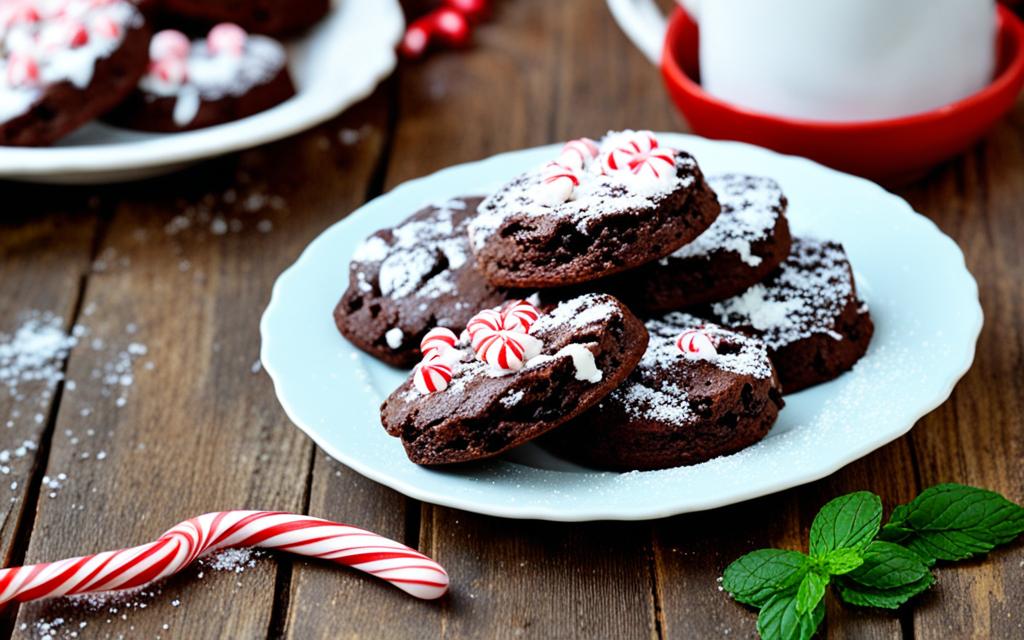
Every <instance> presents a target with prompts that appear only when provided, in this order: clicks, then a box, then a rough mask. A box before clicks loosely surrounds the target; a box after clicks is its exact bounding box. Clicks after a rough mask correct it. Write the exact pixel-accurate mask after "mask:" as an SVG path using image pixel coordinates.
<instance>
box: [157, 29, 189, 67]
mask: <svg viewBox="0 0 1024 640" xmlns="http://www.w3.org/2000/svg"><path fill="white" fill-rule="evenodd" d="M191 48H192V43H191V42H190V41H189V39H188V36H186V35H185V34H184V33H182V32H180V31H177V30H175V29H164V30H163V31H157V32H156V33H154V34H153V38H152V40H150V41H149V59H150V60H185V59H187V58H188V54H189V50H190V49H191Z"/></svg>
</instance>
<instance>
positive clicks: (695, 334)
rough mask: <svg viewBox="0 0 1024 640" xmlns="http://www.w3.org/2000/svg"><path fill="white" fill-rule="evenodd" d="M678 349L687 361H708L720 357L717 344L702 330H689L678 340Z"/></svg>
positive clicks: (680, 335) (681, 334)
mask: <svg viewBox="0 0 1024 640" xmlns="http://www.w3.org/2000/svg"><path fill="white" fill-rule="evenodd" d="M676 348H678V349H679V350H680V351H681V352H682V353H683V355H684V356H685V357H686V359H687V360H708V359H710V358H713V357H714V356H716V355H718V349H716V348H715V343H714V341H713V340H712V339H711V336H709V335H708V334H707V333H705V332H704V331H701V330H700V329H687V330H686V331H684V332H682V333H680V334H679V337H678V338H676Z"/></svg>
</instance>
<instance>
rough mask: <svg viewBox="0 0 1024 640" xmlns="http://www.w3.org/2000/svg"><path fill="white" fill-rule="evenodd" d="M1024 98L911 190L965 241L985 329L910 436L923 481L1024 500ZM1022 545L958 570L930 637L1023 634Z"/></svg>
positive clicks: (943, 573)
mask: <svg viewBox="0 0 1024 640" xmlns="http://www.w3.org/2000/svg"><path fill="white" fill-rule="evenodd" d="M1022 136H1024V101H1018V103H1017V108H1016V109H1015V110H1014V112H1013V113H1012V114H1011V116H1010V117H1009V118H1008V119H1007V120H1006V121H1005V122H1003V123H1002V124H1000V125H999V126H998V127H997V128H996V129H995V130H994V131H993V132H992V133H991V134H990V135H989V136H988V137H987V138H986V140H985V142H984V143H983V144H981V145H979V146H978V147H976V148H975V149H973V150H972V151H971V152H970V153H968V154H967V155H966V156H964V157H963V158H962V159H960V160H958V161H956V162H955V163H953V164H952V165H951V166H948V167H946V168H944V169H942V170H940V171H939V172H937V173H936V174H935V175H933V176H932V177H931V179H930V180H928V181H927V182H925V183H922V184H919V185H916V186H914V187H912V188H908V189H906V190H905V193H906V195H907V196H908V198H909V199H910V201H911V203H912V204H913V205H914V207H915V208H916V209H917V210H918V211H922V212H925V213H927V214H928V215H929V216H931V217H932V219H934V220H935V221H936V223H938V225H939V226H940V227H941V228H942V229H943V230H944V231H946V232H947V233H949V234H950V235H952V236H953V238H954V239H955V240H956V241H957V242H958V243H959V244H960V246H961V248H962V249H963V251H964V254H965V256H966V259H967V266H968V268H969V269H970V270H971V273H973V274H974V276H975V278H976V279H977V281H978V287H979V293H980V296H981V304H982V308H983V309H984V311H985V328H984V329H983V330H982V333H981V338H980V340H979V342H978V352H977V356H976V358H975V362H974V366H973V367H972V368H971V370H970V371H969V372H968V374H967V375H966V376H965V378H964V379H963V380H962V381H961V382H960V384H959V385H958V387H957V388H956V390H955V391H954V392H953V395H952V397H951V398H950V400H949V401H947V402H946V404H944V405H943V406H942V407H940V408H939V409H938V410H936V411H935V412H934V413H932V414H931V415H930V416H928V417H927V418H925V419H924V420H923V421H922V423H921V424H920V425H919V426H918V427H917V428H916V429H915V430H914V431H913V433H912V435H911V441H912V443H913V447H914V451H915V453H916V458H917V462H918V468H919V474H920V476H921V482H922V485H923V486H929V485H932V484H935V483H938V482H963V483H966V484H972V485H977V486H981V487H985V488H989V489H993V490H995V491H999V492H1001V493H1003V494H1004V495H1006V496H1007V497H1008V498H1009V499H1011V500H1014V501H1016V502H1018V503H1022V502H1024V466H1022V465H1021V460H1022V459H1024V375H1022V374H1021V363H1022V362H1024V293H1022V292H1024V289H1022V285H1021V283H1022V282H1024V256H1022V251H1021V247H1022V246H1024V218H1022V217H1021V206H1020V203H1021V202H1024V173H1022V167H1024V143H1022ZM1022 565H1024V545H1022V543H1021V542H1020V541H1018V542H1017V543H1015V544H1014V545H1012V546H1010V547H1008V548H1006V549H1002V550H998V551H997V552H995V553H993V554H991V555H990V556H989V557H988V558H986V559H984V560H981V561H974V562H970V563H964V564H957V565H947V566H944V567H941V568H940V569H939V571H938V586H937V588H935V589H933V590H932V591H931V592H930V593H929V594H927V595H926V596H924V597H923V598H922V599H921V602H920V604H919V605H918V607H917V608H916V609H915V611H914V631H915V635H916V636H917V637H920V638H950V637H957V638H1011V637H1021V636H1024V615H1022V614H1021V611H1022V610H1024V585H1022V584H1021V581H1020V576H1021V567H1022Z"/></svg>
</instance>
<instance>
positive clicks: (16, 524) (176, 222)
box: [0, 0, 1024, 638]
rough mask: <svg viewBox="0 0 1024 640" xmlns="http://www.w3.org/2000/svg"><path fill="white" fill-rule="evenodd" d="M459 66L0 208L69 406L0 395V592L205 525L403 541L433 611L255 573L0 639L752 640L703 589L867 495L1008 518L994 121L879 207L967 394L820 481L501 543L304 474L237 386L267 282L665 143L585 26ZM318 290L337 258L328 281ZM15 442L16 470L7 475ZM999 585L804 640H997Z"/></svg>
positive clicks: (525, 20) (331, 573)
mask: <svg viewBox="0 0 1024 640" xmlns="http://www.w3.org/2000/svg"><path fill="white" fill-rule="evenodd" d="M478 43H479V46H478V47H476V48H475V49H474V50H471V51H469V52H459V53H443V54H440V55H436V56H433V57H432V58H430V59H429V60H428V61H426V62H424V63H422V64H417V65H410V66H408V67H405V68H403V69H401V70H400V71H399V72H398V73H397V74H396V75H395V76H394V77H392V78H391V79H390V80H388V81H387V82H386V83H385V84H384V85H383V86H382V87H381V88H380V89H379V90H378V91H377V92H376V93H375V94H374V95H373V96H371V97H370V98H368V99H367V100H366V101H365V102H363V103H362V104H360V105H358V106H357V107H355V108H353V109H351V110H350V111H349V112H348V113H346V114H345V115H343V116H342V117H340V118H338V119H337V120H335V121H333V122H330V123H328V124H326V125H324V126H321V127H319V128H317V129H315V130H313V131H310V132H307V133H305V134H302V135H299V136H296V137H294V138H291V139H289V140H285V141H283V142H280V143H278V144H274V145H271V146H268V147H264V148H261V149H255V150H252V151H247V152H244V153H241V154H239V155H236V156H231V157H227V158H223V159H220V160H216V161H213V162H208V163H205V164H203V165H201V166H198V167H195V168H193V169H191V170H188V171H186V172H184V173H180V174H178V175H174V176H169V177H166V178H162V179H158V180H153V181H149V182H145V183H140V184H131V185H124V186H112V187H106V188H63V187H62V188H56V187H32V186H24V185H14V184H5V185H4V186H3V202H4V205H3V216H2V219H0V311H2V312H0V331H2V332H4V333H8V334H9V333H11V332H13V331H15V330H16V329H17V328H18V326H20V324H21V323H22V322H23V320H24V314H25V313H26V312H28V311H29V310H40V311H52V312H54V313H55V314H57V315H58V316H60V317H61V318H62V319H63V324H64V326H65V327H67V328H70V327H72V326H73V325H75V324H76V323H81V324H82V325H84V326H85V327H87V329H88V335H86V336H83V337H82V338H81V339H80V340H79V343H78V345H77V346H76V347H75V348H74V349H72V351H71V353H70V357H69V358H68V359H67V361H66V370H67V378H68V380H70V381H74V385H71V384H62V385H60V386H58V388H57V389H56V393H55V394H54V395H53V398H52V400H50V401H48V402H42V404H41V403H40V393H41V389H42V385H40V384H34V385H30V384H24V385H22V386H21V390H22V391H23V392H26V393H25V395H26V397H25V398H23V399H21V400H15V399H13V398H10V397H7V396H6V395H0V422H6V421H7V420H10V424H9V425H8V428H6V429H5V428H0V449H6V450H9V451H11V452H12V453H11V460H10V461H9V462H5V463H4V465H3V467H0V471H3V470H4V468H5V467H9V468H8V471H7V475H9V478H6V477H0V480H2V484H3V486H4V487H6V485H7V481H8V480H9V481H10V489H9V490H7V489H4V490H5V492H8V493H9V499H2V500H0V511H2V520H0V553H2V556H3V562H4V565H5V566H11V565H18V564H21V563H23V562H38V561H45V560H53V559H57V558H63V557H66V556H72V555H77V554H81V553H86V552H93V551H99V550H102V549H107V548H111V547H119V546H127V545H129V544H137V543H141V542H143V541H147V540H150V539H152V538H154V537H155V535H156V534H159V533H160V532H162V531H163V530H164V529H165V528H167V527H168V526H170V525H172V524H173V523H176V522H178V521H180V520H182V519H184V518H186V517H189V516H192V515H196V514H199V513H203V512H206V511H213V510H220V509H230V508H258V509H279V510H286V511H298V512H307V513H310V514H315V515H319V516H322V517H326V518H331V519H337V520H342V521H346V522H352V523H355V524H359V525H362V526H365V527H367V528H371V529H373V530H376V531H379V532H381V533H383V534H386V535H389V536H393V537H396V538H398V539H400V540H401V539H404V540H405V542H407V543H408V544H411V545H413V546H416V547H418V548H420V549H422V550H424V551H426V552H427V553H429V554H431V555H432V556H433V557H435V558H436V559H437V560H439V561H440V562H441V563H443V564H444V565H445V566H446V567H447V568H448V570H449V571H450V573H451V576H452V579H453V590H452V593H451V595H450V597H448V598H447V599H445V600H443V601H441V602H439V603H432V604H425V603H422V602H417V601H414V600H412V599H411V598H408V597H406V596H404V595H403V594H402V593H400V592H399V591H397V590H395V589H391V588H388V587H386V586H383V585H381V584H378V583H377V582H376V581H373V580H370V579H367V578H364V577H362V576H360V575H357V574H355V573H353V572H351V571H346V570H341V569H337V568H332V567H328V566H323V565H320V564H314V563H307V562H303V561H292V560H290V559H288V558H283V557H262V558H256V559H254V561H253V562H252V563H251V564H252V566H249V565H248V564H245V565H243V566H242V567H241V568H243V569H244V571H242V572H241V573H235V572H233V571H223V570H221V571H218V570H215V569H214V568H213V567H210V566H206V567H197V568H195V569H194V570H189V571H186V572H185V574H184V575H182V576H179V577H176V578H172V579H170V580H167V581H166V582H164V583H162V584H159V585H157V586H156V587H155V588H153V589H150V590H146V591H145V592H144V593H142V594H135V595H132V596H129V597H128V598H127V599H125V600H123V601H118V600H111V601H109V602H105V603H99V604H93V605H90V604H89V603H84V602H76V603H68V602H66V601H65V602H61V601H57V602H50V603H42V604H39V603H33V604H29V605H25V606H21V607H20V608H16V607H15V608H10V609H9V610H8V611H7V612H6V617H4V618H3V619H2V621H0V622H2V626H0V631H2V632H3V633H4V634H13V635H14V636H16V637H41V636H43V635H44V634H45V632H46V631H47V630H49V631H50V632H51V633H52V635H53V636H54V637H56V638H62V637H74V636H72V635H71V634H72V633H78V637H83V638H85V637H143V638H147V637H148V638H152V637H165V638H168V637H174V638H210V637H217V636H222V635H223V636H225V637H233V638H259V637H264V636H268V637H279V636H287V637H292V638H312V637H338V636H341V637H364V638H374V637H382V638H384V637H386V638H407V637H408V638H415V637H431V636H441V635H443V636H445V637H453V638H476V637H503V638H504V637H509V638H511V637H538V638H548V637H570V636H571V637H588V638H613V637H614V638H619V637H623V638H639V637H655V636H657V637H662V636H665V637H675V638H697V637H720V636H726V635H728V636H732V637H750V636H752V635H753V634H754V621H755V614H754V613H753V612H751V611H749V610H747V609H745V608H743V607H741V606H739V605H737V604H734V603H733V602H731V601H730V600H729V599H728V598H727V597H726V596H725V595H724V594H723V593H721V592H720V591H719V589H718V584H717V582H716V578H717V577H718V576H719V575H720V574H721V571H722V569H723V567H724V566H725V565H726V564H727V563H728V562H729V561H731V560H732V559H734V558H735V557H737V556H738V555H740V554H742V553H744V552H746V551H749V550H752V549H754V548H757V547H761V546H766V545H775V546H784V547H792V548H802V546H803V544H804V540H805V539H806V535H807V532H808V527H809V525H810V521H811V518H812V517H813V514H814V513H815V512H816V511H817V509H818V507H819V506H820V505H821V504H822V503H824V502H825V501H826V500H828V499H830V498H832V497H834V496H836V495H838V494H840V493H844V492H848V491H853V490H858V489H869V490H872V491H875V492H877V493H879V494H880V495H881V496H882V498H883V500H884V502H885V504H886V506H887V508H891V507H892V505H894V504H897V503H900V502H904V501H907V500H908V499H910V498H911V497H912V496H913V495H914V494H915V493H916V492H917V491H919V490H920V489H921V488H923V487H925V486H928V485H931V484H934V483H936V482H940V481H959V482H966V483H970V484H976V485H980V486H984V487H988V488H991V489H995V490H998V491H1001V492H1003V493H1005V494H1006V495H1007V496H1008V497H1010V498H1011V499H1013V500H1016V501H1018V502H1020V501H1022V500H1024V465H1022V464H1021V461H1022V457H1024V428H1022V425H1024V418H1022V416H1024V400H1022V398H1024V375H1022V364H1024V346H1022V343H1024V297H1022V285H1021V283H1022V282H1024V257H1022V255H1024V252H1022V247H1024V216H1022V215H1021V211H1020V209H1021V206H1020V203H1021V202H1024V142H1022V141H1024V104H1022V103H1018V107H1017V109H1016V110H1015V111H1014V113H1013V114H1011V116H1010V117H1009V118H1008V119H1007V120H1006V121H1004V122H1003V123H1002V124H1000V125H999V126H998V127H997V128H996V129H995V130H994V131H993V132H992V133H991V134H990V135H989V136H988V137H987V138H986V140H985V141H984V142H983V143H982V144H980V145H978V146H977V147H975V148H974V149H972V150H971V151H969V152H968V153H967V154H965V155H964V156H963V157H961V158H960V159H958V160H956V161H955V162H952V163H950V164H948V165H946V166H943V167H941V168H939V169H937V170H936V171H935V172H934V173H933V174H932V175H930V176H929V177H928V178H927V179H925V180H922V181H920V182H918V183H917V184H914V185H911V186H908V187H905V188H901V189H899V190H898V191H899V193H901V195H903V196H905V197H906V198H908V199H909V200H910V201H911V203H912V204H913V205H914V206H915V208H916V209H917V210H919V211H922V212H925V213H927V214H928V215H929V216H931V217H932V219H933V220H935V221H936V222H937V223H938V224H939V226H940V227H941V228H942V229H943V231H945V232H946V233H948V234H950V235H952V236H953V237H954V238H955V239H956V240H957V241H958V242H959V243H960V245H961V247H963V249H964V251H965V253H966V254H967V262H968V265H969V267H970V269H971V271H972V272H973V273H974V275H975V276H976V277H977V279H978V283H979V285H980V288H981V299H982V304H983V306H984V308H985V313H986V325H985V330H984V331H983V333H982V335H981V341H980V343H979V345H978V355H977V359H976V361H975V364H974V367H973V368H972V369H971V371H970V372H969V373H968V374H967V376H966V377H965V378H964V379H963V381H961V383H960V384H959V385H958V387H957V388H956V390H955V391H954V393H953V395H952V397H951V398H950V400H949V401H948V402H946V403H945V404H944V405H943V406H942V407H941V408H939V409H938V410H936V411H934V412H933V413H932V414H930V415H929V416H927V417H926V418H924V419H922V420H921V422H920V423H919V424H918V425H917V426H916V427H915V428H914V430H913V431H912V432H911V433H910V434H909V435H907V436H905V437H903V438H901V439H899V440H897V441H896V442H894V443H892V444H890V445H888V446H886V447H884V448H882V449H881V450H879V451H877V452H875V453H873V454H871V455H869V456H867V457H866V458H864V459H862V460H860V461H858V462H856V463H854V464H851V465H850V466H848V467H846V468H845V469H843V470H842V471H840V472H839V473H836V474H835V475H833V476H831V477H829V478H827V479H825V480H822V481H820V482H816V483H813V484H811V485H807V486H804V487H801V488H798V489H794V490H791V491H786V492H784V493H781V494H778V495H774V496H770V497H767V498H763V499H759V500H755V501H752V502H748V503H744V504H741V505H736V506H733V507H729V508H724V509H718V510H716V511H712V512H708V513H697V514H691V515H686V516H680V517H675V518H670V519H667V520H661V521H657V522H640V523H628V524H620V523H593V524H574V525H569V524H554V523H545V522H518V521H508V520H499V519H495V518H489V517H482V516H478V515H474V514H470V513H464V512H459V511H455V510H452V509H446V508H439V507H434V506H431V505H429V504H422V503H419V502H417V501H415V500H409V499H406V498H404V497H403V496H401V495H399V494H397V493H395V492H393V491H391V490H389V489H386V488H383V487H381V486H379V485H376V484H374V483H373V482H370V481H369V480H366V479H364V478H362V477H360V476H358V475H356V474H355V473H353V472H351V471H349V470H348V469H346V468H344V467H342V466H341V465H339V464H337V463H336V462H333V461H332V460H330V459H329V458H328V457H327V456H326V455H325V454H324V453H323V452H321V451H319V450H317V449H316V447H315V446H314V445H313V443H312V442H310V440H309V439H308V438H306V437H305V436H304V435H303V434H302V433H301V432H299V430H298V429H296V428H294V427H293V426H292V425H291V424H290V423H289V421H288V419H287V418H286V417H285V415H284V412H283V411H282V410H281V408H280V407H279V406H278V403H277V400H276V399H275V397H274V393H273V390H272V388H271V384H270V381H269V379H268V378H267V376H266V375H265V374H264V373H263V372H261V371H260V370H259V368H258V363H257V358H258V351H259V346H260V343H259V333H258V328H257V325H258V321H259V317H260V314H261V312H262V311H263V308H264V306H265V305H266V303H267V300H268V297H269V295H270V289H271V285H272V284H273V282H274V279H275V278H276V277H277V275H278V273H280V272H281V271H282V270H283V269H284V268H285V267H287V266H288V265H289V264H291V262H292V261H293V260H295V258H296V257H297V256H298V254H299V252H300V251H301V250H302V248H303V247H304V246H305V245H306V244H307V243H308V242H309V241H310V240H312V239H313V238H314V237H315V236H316V235H317V234H318V233H320V232H321V231H322V230H323V229H324V228H325V227H327V226H328V225H329V224H331V223H333V222H335V221H336V220H338V219H339V218H341V217H343V216H345V215H346V214H347V213H348V212H350V211H352V210H353V209H354V208H356V207H357V206H359V205H360V204H362V203H363V202H365V201H366V200H368V199H369V198H372V197H374V196H376V195H378V194H380V193H382V192H384V191H387V190H389V189H391V188H393V187H394V186H395V185H397V184H399V183H401V182H402V181H404V180H407V179H409V178H414V177H417V176H422V175H424V174H427V173H430V172H432V171H434V170H436V169H440V168H442V167H445V166H448V165H451V164H454V163H458V162H464V161H469V160H476V159H478V158H483V157H486V156H489V155H491V154H493V153H496V152H499V151H505V150H508V149H516V148H520V147H528V146H533V145H538V144H542V143H549V142H553V141H558V140H563V139H567V138H571V137H576V136H580V135H597V134H599V133H600V132H602V131H604V130H607V129H609V128H623V127H644V128H651V129H662V130H665V129H668V130H685V128H686V125H685V123H684V122H683V121H682V120H681V119H680V118H679V116H678V115H677V114H676V113H675V111H674V110H673V108H672V106H671V104H670V103H669V100H668V98H667V97H666V95H665V93H664V91H663V89H662V85H661V81H660V79H659V76H658V73H657V72H656V71H655V69H653V68H652V67H651V66H649V64H648V63H647V62H646V61H645V60H644V59H642V58H641V56H640V54H638V53H637V52H636V51H634V50H633V49H632V47H631V46H630V45H629V44H628V43H627V41H626V39H625V38H624V37H623V36H622V35H621V34H620V32H619V31H618V29H617V28H616V26H615V25H614V23H613V22H612V20H611V19H610V17H609V16H608V14H607V11H606V9H605V7H604V3H602V2H599V1H598V0H561V1H559V2H552V1H550V0H519V1H517V2H503V3H500V5H499V7H498V12H497V16H496V19H495V20H494V21H493V22H491V23H490V24H488V25H486V26H484V27H482V28H481V29H479V32H478ZM467 189H469V190H471V189H472V185H467ZM883 232H884V231H883ZM343 267H344V265H343V262H342V257H341V256H339V262H338V278H345V277H346V275H345V272H344V270H343ZM96 340H100V341H102V343H100V342H96ZM131 342H136V343H138V344H141V345H144V346H145V350H146V353H145V354H144V355H142V354H139V353H134V354H129V356H130V358H132V359H133V364H132V367H131V372H132V377H133V383H132V384H131V385H130V386H123V387H121V386H118V385H119V382H118V383H115V384H108V383H104V381H103V379H102V375H101V376H100V378H99V379H97V378H95V377H94V370H99V371H101V372H102V371H103V368H104V367H105V366H111V365H112V364H116V362H117V358H118V357H117V354H118V353H120V352H121V351H123V350H126V349H127V347H128V345H129V344H130V343H131ZM935 346H936V348H940V349H941V348H942V345H935ZM134 350H135V351H140V349H139V348H138V346H136V347H135V348H134ZM147 363H152V364H147ZM72 387H73V389H72ZM118 398H124V399H123V400H121V401H119V400H118ZM119 405H123V406H119ZM37 413H38V414H39V417H38V418H36V414H37ZM865 426H867V425H865ZM372 427H373V425H367V428H372ZM24 441H29V442H30V443H34V447H28V448H26V449H24V450H23V451H18V447H19V446H20V445H21V444H22V443H23V442H24ZM19 453H22V454H24V455H23V456H19V455H18V454H19ZM0 457H2V454H0ZM0 461H2V460H0ZM59 474H65V477H64V478H63V479H60V478H61V476H60V475H59ZM44 476H46V477H48V478H49V479H50V482H51V483H54V484H56V485H59V486H57V487H56V488H54V487H51V486H43V478H44ZM51 494H52V496H51ZM1022 566H1024V548H1022V546H1021V544H1020V543H1018V544H1016V545H1014V546H1011V547H1009V548H1007V549H1004V550H1001V551H998V552H996V553H993V554H992V555H991V557H990V558H989V559H988V560H987V561H984V562H976V563H966V564H964V565H959V566H956V567H955V568H954V567H944V568H940V569H939V570H938V576H939V580H938V586H937V587H936V588H935V589H933V590H931V591H930V592H929V593H928V594H926V595H925V596H923V597H921V598H920V599H919V600H918V601H917V605H916V606H915V607H913V608H908V609H906V610H905V611H903V612H902V613H900V614H899V615H890V614H887V613H874V612H867V611H861V610H853V609H847V608H843V607H841V606H839V605H837V604H836V603H835V602H834V600H833V601H830V604H829V608H828V618H827V620H828V622H827V630H826V631H827V635H828V636H829V637H836V638H838V637H886V638H892V637H903V636H908V637H909V636H914V637H921V638H962V637H993V638H1011V637H1024V626H1022V625H1024V612H1022V609H1024V587H1022V586H1021V584H1022V583H1021V577H1022V568H1021V567H1022ZM57 619H61V620H62V622H61V623H57V622H55V621H56V620H57ZM48 623H52V626H51V627H47V626H46V625H47V624H48Z"/></svg>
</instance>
